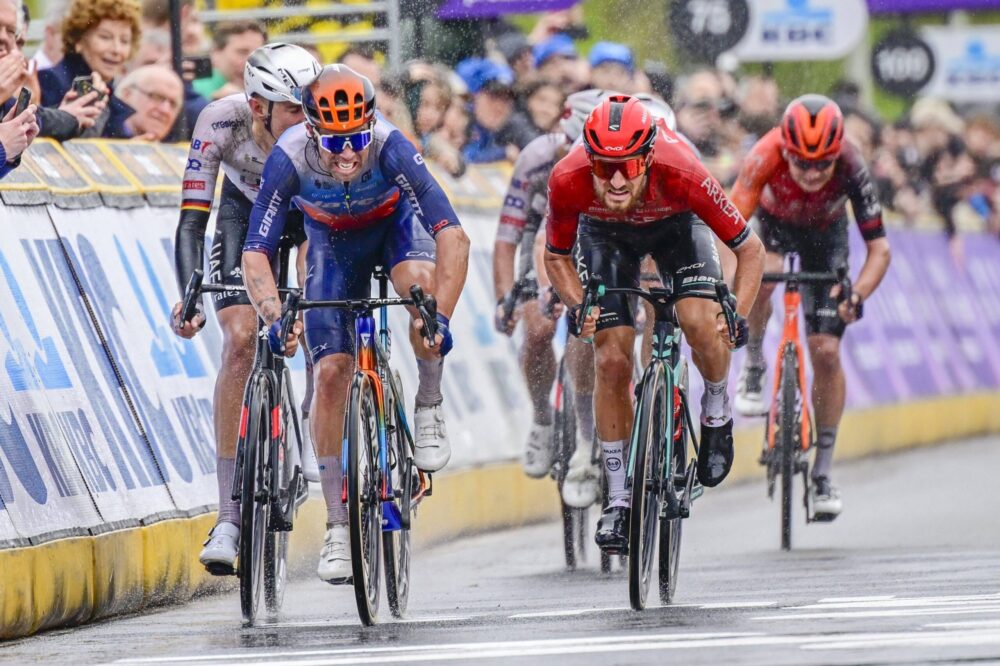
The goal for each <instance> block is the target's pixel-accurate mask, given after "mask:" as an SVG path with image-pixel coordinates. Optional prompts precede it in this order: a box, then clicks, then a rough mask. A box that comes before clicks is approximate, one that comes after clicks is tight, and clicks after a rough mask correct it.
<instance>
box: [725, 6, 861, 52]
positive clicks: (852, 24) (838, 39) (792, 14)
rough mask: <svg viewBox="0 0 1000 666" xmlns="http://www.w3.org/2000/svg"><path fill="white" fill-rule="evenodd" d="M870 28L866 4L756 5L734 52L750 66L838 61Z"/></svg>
mask: <svg viewBox="0 0 1000 666" xmlns="http://www.w3.org/2000/svg"><path fill="white" fill-rule="evenodd" d="M867 28H868V7H867V6H866V4H865V2H864V0H755V2H752V3H750V27H749V28H748V29H747V32H746V35H745V36H744V37H743V39H742V40H740V42H739V44H737V45H736V46H735V47H734V48H733V50H732V53H733V54H735V55H736V56H737V57H738V58H739V59H740V60H742V61H751V62H761V61H772V60H796V61H802V60H835V59H838V58H843V57H844V56H846V55H848V54H849V53H851V51H852V50H854V48H855V47H856V46H857V45H858V44H859V43H860V42H861V39H862V38H863V37H864V35H865V31H866V30H867Z"/></svg>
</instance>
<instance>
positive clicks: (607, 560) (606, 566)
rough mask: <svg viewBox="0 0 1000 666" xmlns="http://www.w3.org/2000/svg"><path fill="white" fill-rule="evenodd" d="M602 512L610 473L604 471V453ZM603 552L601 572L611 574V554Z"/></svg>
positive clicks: (602, 462)
mask: <svg viewBox="0 0 1000 666" xmlns="http://www.w3.org/2000/svg"><path fill="white" fill-rule="evenodd" d="M600 459H601V513H604V509H606V508H607V505H608V475H607V474H606V473H605V472H604V454H603V453H602V454H601V457H600ZM600 552H601V573H602V574H610V573H611V556H610V555H608V554H607V553H605V552H604V551H603V550H601V551H600Z"/></svg>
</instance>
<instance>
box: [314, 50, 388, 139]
mask: <svg viewBox="0 0 1000 666" xmlns="http://www.w3.org/2000/svg"><path fill="white" fill-rule="evenodd" d="M302 109H303V111H304V112H305V116H306V121H307V122H308V123H309V124H310V125H312V126H313V127H315V128H316V129H318V130H321V131H323V132H324V133H332V134H351V133H353V132H357V131H358V130H360V129H363V128H364V127H366V126H368V124H369V123H371V121H372V120H374V118H375V86H373V85H372V82H371V81H369V80H368V78H367V77H365V76H362V75H361V74H358V73H357V72H355V71H354V70H353V69H351V68H350V67H348V66H347V65H327V66H326V67H324V68H323V69H322V70H320V73H319V76H317V77H316V80H315V81H313V82H312V83H310V84H309V85H308V86H306V87H305V88H303V89H302Z"/></svg>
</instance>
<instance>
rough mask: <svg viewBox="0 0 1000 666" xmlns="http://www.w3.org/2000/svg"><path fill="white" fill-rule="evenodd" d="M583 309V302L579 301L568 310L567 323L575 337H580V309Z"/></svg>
mask: <svg viewBox="0 0 1000 666" xmlns="http://www.w3.org/2000/svg"><path fill="white" fill-rule="evenodd" d="M582 309H583V303H577V304H576V305H574V306H573V307H571V308H569V309H568V310H566V323H567V325H569V332H570V333H572V334H573V337H575V338H578V337H580V325H581V324H582V322H581V321H580V311H581V310H582Z"/></svg>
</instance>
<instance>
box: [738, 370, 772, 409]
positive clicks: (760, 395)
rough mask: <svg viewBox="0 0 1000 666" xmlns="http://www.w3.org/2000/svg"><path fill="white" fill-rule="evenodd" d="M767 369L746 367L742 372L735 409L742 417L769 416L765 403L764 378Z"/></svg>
mask: <svg viewBox="0 0 1000 666" xmlns="http://www.w3.org/2000/svg"><path fill="white" fill-rule="evenodd" d="M766 375H767V368H763V367H757V366H750V365H744V366H743V370H742V371H741V372H740V381H739V386H738V388H737V389H736V399H735V400H734V401H733V407H734V408H735V409H736V412H737V413H738V414H740V415H741V416H763V415H765V414H767V405H766V404H765V403H764V378H765V376H766Z"/></svg>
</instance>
